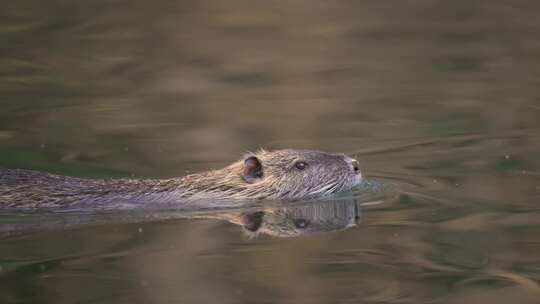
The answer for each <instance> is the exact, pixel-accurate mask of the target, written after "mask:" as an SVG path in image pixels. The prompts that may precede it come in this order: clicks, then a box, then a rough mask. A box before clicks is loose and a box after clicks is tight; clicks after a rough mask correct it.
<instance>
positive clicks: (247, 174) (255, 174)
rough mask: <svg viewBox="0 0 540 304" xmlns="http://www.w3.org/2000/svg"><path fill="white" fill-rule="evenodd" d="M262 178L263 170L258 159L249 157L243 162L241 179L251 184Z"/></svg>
mask: <svg viewBox="0 0 540 304" xmlns="http://www.w3.org/2000/svg"><path fill="white" fill-rule="evenodd" d="M262 177H263V168H262V164H261V162H260V161H259V159H258V158H257V157H255V156H250V157H248V158H246V160H244V170H242V178H243V179H244V180H245V181H246V182H248V183H250V184H253V183H254V182H256V181H257V180H259V179H261V178H262Z"/></svg>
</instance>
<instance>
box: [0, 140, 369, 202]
mask: <svg viewBox="0 0 540 304" xmlns="http://www.w3.org/2000/svg"><path fill="white" fill-rule="evenodd" d="M361 180H362V175H361V173H360V169H359V165H358V162H357V161H356V160H355V159H353V158H350V157H348V156H346V155H344V154H331V153H325V152H320V151H312V150H294V149H285V150H275V151H266V150H260V151H258V152H256V153H248V154H246V155H245V156H244V157H243V158H242V159H241V160H239V161H237V162H234V163H233V164H231V165H229V166H227V167H225V168H222V169H219V170H211V171H207V172H201V173H195V174H191V175H187V176H184V177H178V178H170V179H85V178H77V177H68V176H60V175H54V174H49V173H44V172H37V171H31V170H22V169H4V170H1V171H0V209H4V208H11V209H13V208H19V209H51V208H59V209H73V210H77V209H78V208H82V209H85V208H90V209H130V208H139V207H141V206H155V205H156V204H157V205H160V204H165V205H167V204H169V205H174V204H178V203H179V202H185V203H187V202H192V201H201V200H206V201H220V200H221V201H223V200H228V201H237V200H262V199H270V200H291V201H292V200H301V199H313V198H321V197H326V196H329V195H332V194H335V193H338V192H341V191H344V190H348V189H351V188H353V187H354V186H356V185H358V184H359V183H360V181H361Z"/></svg>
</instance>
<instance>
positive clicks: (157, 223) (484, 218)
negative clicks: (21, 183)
mask: <svg viewBox="0 0 540 304" xmlns="http://www.w3.org/2000/svg"><path fill="white" fill-rule="evenodd" d="M2 7H3V8H2V10H0V17H1V18H0V20H1V21H0V166H2V167H9V168H27V169H36V170H43V171H48V172H53V173H59V174H67V175H74V176H84V177H141V178H143V177H154V178H160V177H171V176H179V175H184V174H186V173H187V172H193V171H201V170H206V169H209V168H219V167H221V166H224V165H226V164H228V163H230V162H232V161H233V160H236V159H238V158H239V157H240V156H241V155H242V154H243V153H244V152H245V151H250V150H257V149H259V148H266V149H278V148H306V149H318V150H326V151H335V152H344V153H347V154H349V155H353V156H355V157H356V158H358V160H359V162H360V164H361V168H362V171H363V174H364V176H366V178H367V180H370V181H375V182H377V183H380V184H382V185H390V187H389V188H390V189H392V190H391V191H390V190H388V192H384V193H383V194H384V195H382V196H381V197H380V199H378V201H379V203H377V204H364V203H366V202H368V201H369V200H364V199H363V197H362V196H361V192H353V193H352V194H348V196H347V197H348V199H349V200H351V201H350V202H349V201H345V202H342V203H341V204H345V205H341V206H342V208H341V209H340V207H336V209H332V210H349V211H350V210H352V209H350V207H351V206H353V205H352V204H354V205H358V206H359V207H360V209H361V216H360V218H359V219H354V220H353V222H354V223H355V224H356V225H355V226H354V225H350V226H348V227H347V229H337V230H333V231H326V232H324V231H321V233H314V234H299V235H295V236H291V237H280V236H279V235H272V234H268V233H266V234H265V233H260V234H258V235H257V236H256V237H253V236H252V235H250V234H248V233H246V232H245V231H244V230H245V229H244V228H242V227H240V226H239V224H238V222H237V223H234V220H232V219H231V218H219V216H215V213H211V212H210V213H204V214H202V215H203V216H191V217H185V218H178V216H175V218H174V219H171V218H168V219H167V215H171V214H170V213H166V214H164V215H163V216H164V217H165V218H156V219H150V220H145V221H138V220H139V219H140V218H137V219H136V220H137V221H131V220H129V219H126V217H124V216H123V215H122V216H120V217H114V216H112V217H111V219H112V220H110V221H109V220H107V221H104V222H101V223H100V221H99V219H103V217H93V218H92V217H91V220H90V224H88V223H84V224H85V225H80V226H79V225H75V227H67V226H69V225H64V228H58V225H60V226H61V225H62V224H69V223H70V222H69V219H71V218H70V217H64V218H63V217H60V218H58V217H54V218H53V219H51V218H49V217H34V216H35V215H30V216H29V218H24V217H25V216H26V215H24V214H17V215H13V214H7V215H6V214H1V215H0V221H1V222H0V225H2V227H3V228H4V227H7V225H12V224H13V223H17V224H21V223H22V224H28V225H33V224H34V223H36V221H37V222H38V223H40V222H43V223H53V224H55V225H56V227H57V228H56V229H38V231H35V232H33V233H27V234H22V235H19V234H14V235H11V236H7V237H3V238H2V239H1V240H0V302H1V303H508V302H510V301H511V302H515V303H537V302H538V299H539V298H540V285H539V284H540V237H539V235H540V209H539V207H538V201H539V199H540V158H539V157H538V155H540V102H539V100H540V95H539V91H538V87H540V78H539V76H540V60H538V59H539V58H538V54H539V51H540V44H539V40H538V36H539V35H538V33H539V32H540V21H539V19H538V18H537V12H538V9H540V7H539V5H538V4H536V2H526V1H518V2H516V1H498V2H497V3H495V2H485V1H419V0H415V1H406V2H397V1H389V2H381V1H340V2H335V3H334V2H325V1H309V2H308V1H300V2H298V1H296V2H291V3H280V2H273V1H267V2H264V3H262V2H261V3H257V4H255V3H253V2H252V1H232V2H230V1H229V2H227V3H220V2H217V3H214V2H211V1H198V2H196V3H195V2H193V3H192V2H184V1H165V0H163V1H162V0H160V1H152V2H148V1H121V0H107V1H104V0H103V1H102V0H99V1H85V2H83V1H66V0H53V1H47V2H46V3H36V2H35V1H27V0H23V1H11V2H6V3H3V5H2ZM385 189H388V188H385ZM385 191H386V190H385ZM332 204H336V202H330V203H329V205H327V206H333V205H332ZM315 205H317V204H315ZM318 206H320V205H318ZM278 207H283V206H277V207H276V206H273V207H271V208H270V207H268V208H270V209H272V208H274V209H272V210H278V209H279V208H278ZM257 208H259V209H256V210H235V212H240V213H245V212H248V211H254V212H260V211H261V210H264V207H262V209H260V206H259V207H257ZM302 208H304V209H302ZM302 208H300V209H295V210H300V211H298V212H300V214H302V216H307V215H313V214H316V212H315V213H314V212H312V211H309V210H315V209H310V208H307V207H302ZM305 208H307V209H305ZM320 208H323V207H320ZM323 209H324V208H323ZM317 210H318V209H317ZM325 210H326V209H325ZM349 211H346V212H343V213H339V212H337V211H336V212H337V213H332V214H334V215H335V214H343V215H346V218H347V219H348V218H349V217H348V216H350V215H351V214H352V213H351V212H349ZM302 212H304V213H302ZM199 215H200V214H199ZM171 217H172V216H171ZM45 219H47V220H45ZM75 219H81V218H77V217H76V218H75ZM82 219H85V220H86V219H88V218H82ZM94 219H97V220H96V221H93V220H94ZM341 223H343V224H345V222H341ZM347 223H348V222H347ZM57 224H58V225H57ZM302 225H303V224H302V223H300V226H302ZM53 226H54V225H53ZM345 226H347V225H345ZM37 227H38V228H39V227H40V226H39V225H38V226H37ZM330 230H332V229H330Z"/></svg>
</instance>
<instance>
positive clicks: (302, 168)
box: [294, 161, 307, 170]
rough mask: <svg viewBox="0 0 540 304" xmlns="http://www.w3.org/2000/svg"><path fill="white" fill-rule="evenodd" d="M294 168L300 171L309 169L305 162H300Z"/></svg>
mask: <svg viewBox="0 0 540 304" xmlns="http://www.w3.org/2000/svg"><path fill="white" fill-rule="evenodd" d="M294 166H295V167H296V169H298V170H304V169H305V168H306V167H307V163H306V162H305V161H298V162H296V163H295V164H294Z"/></svg>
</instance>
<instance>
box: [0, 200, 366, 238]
mask: <svg viewBox="0 0 540 304" xmlns="http://www.w3.org/2000/svg"><path fill="white" fill-rule="evenodd" d="M358 204H359V203H357V202H356V200H355V199H341V200H330V201H319V202H309V203H307V202H306V203H292V202H291V203H287V205H286V206H283V204H281V205H280V206H267V207H256V208H254V207H244V208H234V209H230V208H228V209H223V208H220V209H208V210H199V211H193V212H192V211H186V210H152V211H149V210H136V212H134V211H133V210H121V211H115V212H87V213H80V212H74V213H70V212H68V213H63V212H62V213H56V212H46V213H37V212H30V213H25V214H24V216H17V217H14V216H13V214H12V213H6V214H2V213H0V222H1V223H3V224H2V225H0V237H3V236H16V235H21V234H28V233H33V232H43V231H47V230H56V229H66V228H69V229H73V228H82V227H88V226H95V225H103V224H108V223H115V224H118V223H142V222H149V221H162V220H172V219H218V220H225V221H228V222H231V223H233V224H236V225H239V226H241V227H242V228H243V230H244V231H245V232H246V233H247V234H248V236H249V237H256V236H258V235H259V234H268V235H272V236H276V237H295V236H302V235H308V234H313V233H321V232H328V231H335V230H343V229H347V228H350V227H354V226H355V224H356V220H357V219H358V218H359V217H360V207H359V205H358ZM141 211H142V212H141Z"/></svg>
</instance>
